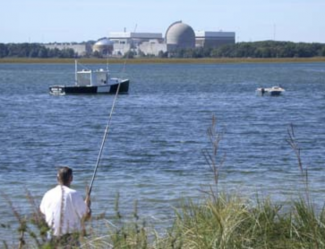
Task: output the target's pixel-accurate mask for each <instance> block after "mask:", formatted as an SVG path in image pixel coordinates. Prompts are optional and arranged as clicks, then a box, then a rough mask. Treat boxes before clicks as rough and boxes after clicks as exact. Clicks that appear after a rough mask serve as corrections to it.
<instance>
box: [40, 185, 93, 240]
mask: <svg viewBox="0 0 325 249" xmlns="http://www.w3.org/2000/svg"><path fill="white" fill-rule="evenodd" d="M62 192H63V198H62ZM62 200H63V205H61V203H62ZM61 209H62V210H63V214H62V216H61ZM40 210H41V212H42V213H43V214H44V215H45V219H46V222H47V224H48V225H49V226H50V227H51V228H52V229H53V235H55V236H59V235H63V234H67V233H73V232H80V231H81V230H82V227H81V219H82V217H83V216H84V215H85V214H86V212H87V211H88V207H87V205H86V204H85V202H84V200H83V199H82V197H81V195H80V194H79V193H78V192H77V191H76V190H73V189H71V188H68V187H66V186H61V185H58V186H56V187H55V188H53V189H51V190H49V191H47V192H46V193H45V195H44V197H43V199H42V202H41V205H40ZM60 228H61V231H60Z"/></svg>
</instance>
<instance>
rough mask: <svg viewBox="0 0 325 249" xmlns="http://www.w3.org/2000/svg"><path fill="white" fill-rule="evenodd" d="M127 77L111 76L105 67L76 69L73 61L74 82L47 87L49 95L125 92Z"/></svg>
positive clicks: (127, 86) (127, 82) (127, 89)
mask: <svg viewBox="0 0 325 249" xmlns="http://www.w3.org/2000/svg"><path fill="white" fill-rule="evenodd" d="M129 83H130V80H129V79H122V78H113V77H111V76H110V72H109V70H108V68H107V69H99V70H89V69H82V70H78V62H77V61H75V82H74V84H71V85H53V86H50V87H49V93H50V94H51V95H65V94H115V93H116V92H117V90H118V93H121V94H123V93H124V94H125V93H128V91H129Z"/></svg>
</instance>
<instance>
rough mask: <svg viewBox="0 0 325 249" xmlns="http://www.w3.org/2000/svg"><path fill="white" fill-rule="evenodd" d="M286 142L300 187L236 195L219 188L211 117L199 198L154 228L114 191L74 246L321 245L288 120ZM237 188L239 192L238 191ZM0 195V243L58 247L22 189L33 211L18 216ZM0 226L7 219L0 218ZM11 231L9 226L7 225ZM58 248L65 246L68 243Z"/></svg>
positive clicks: (319, 220)
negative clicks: (5, 234) (0, 209)
mask: <svg viewBox="0 0 325 249" xmlns="http://www.w3.org/2000/svg"><path fill="white" fill-rule="evenodd" d="M287 132H288V138H287V142H288V146H290V147H291V148H292V150H293V153H292V156H293V157H295V158H296V160H297V167H298V169H299V170H298V172H299V173H297V181H298V182H299V183H300V184H301V186H302V190H300V191H302V193H299V191H297V193H298V194H297V196H296V198H293V199H290V200H288V201H287V202H285V203H286V204H283V203H280V202H276V201H272V200H271V199H270V198H268V197H264V198H263V199H260V198H259V197H256V199H253V200H248V199H245V198H244V197H241V196H239V195H234V194H231V193H227V190H225V191H224V192H220V191H219V190H218V188H219V183H218V179H219V175H220V173H222V167H223V162H224V160H225V155H220V152H219V147H220V142H221V140H222V139H223V135H224V133H223V132H219V131H218V130H217V127H216V119H215V118H214V117H213V118H212V125H211V126H210V127H209V128H208V130H207V134H208V137H209V140H210V142H211V148H209V149H207V150H205V151H203V155H204V157H205V159H206V162H207V164H208V165H209V166H210V170H211V179H213V183H212V184H211V185H205V186H206V187H201V192H202V199H201V200H199V201H197V200H196V201H195V200H191V199H186V197H184V200H183V201H182V202H181V203H180V205H179V207H178V208H177V209H176V208H175V215H174V219H173V220H172V221H171V222H170V224H169V227H167V228H166V230H165V231H164V232H161V231H157V230H156V228H155V224H148V223H147V222H146V220H144V219H142V218H141V217H139V215H138V205H137V200H135V202H134V203H130V205H134V212H133V213H132V214H130V215H128V218H126V217H125V216H124V214H123V213H122V212H120V210H119V198H120V196H119V194H117V196H116V203H115V210H114V211H115V214H116V216H115V217H109V218H106V217H105V214H102V215H99V216H98V217H93V218H92V221H91V222H90V224H88V229H87V230H88V235H87V236H80V241H81V247H80V248H94V249H95V248H96V249H97V248H127V249H139V248H147V249H176V248H177V249H188V248H193V249H213V248H220V249H236V248H238V249H240V248H242V249H248V248H261V249H262V248H265V249H280V248H282V249H287V248H290V249H295V248H301V249H303V248H304V249H306V248H310V249H311V248H313V249H314V248H318V249H321V248H325V209H322V210H316V209H315V206H314V204H313V202H312V200H310V198H309V190H308V189H309V188H308V182H309V180H308V169H307V168H306V167H304V165H303V164H302V161H301V158H300V147H299V144H298V143H297V139H296V137H295V132H294V129H293V126H290V127H289V128H288V131H287ZM239 194H240V193H239ZM2 196H3V199H4V201H5V202H7V203H8V206H9V208H11V210H12V211H13V215H14V216H15V217H16V219H17V224H18V225H17V226H18V229H17V231H16V233H17V240H16V241H6V238H1V242H2V246H3V247H2V248H19V249H24V248H43V249H45V248H47V249H51V248H53V249H54V248H61V247H58V245H57V244H56V242H55V241H48V240H47V239H46V232H47V231H48V227H47V226H46V223H45V222H44V219H43V217H42V216H41V214H40V212H39V210H38V204H37V203H38V202H37V201H35V200H33V198H32V197H31V195H30V193H28V192H27V198H28V200H29V201H30V203H31V205H32V208H31V209H32V210H33V212H32V213H31V214H30V215H29V216H23V215H22V214H19V213H18V212H17V209H16V208H15V206H14V204H13V203H12V202H11V201H10V199H9V198H8V197H6V195H5V194H3V193H2ZM98 220H102V221H103V222H104V224H106V229H107V230H105V231H104V230H103V229H101V231H100V232H99V231H98V230H97V231H96V224H97V222H98ZM0 228H2V229H10V225H8V224H1V227H0ZM13 232H14V231H13ZM65 246H66V247H62V248H71V247H69V245H65Z"/></svg>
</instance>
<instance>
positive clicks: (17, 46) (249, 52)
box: [0, 41, 325, 64]
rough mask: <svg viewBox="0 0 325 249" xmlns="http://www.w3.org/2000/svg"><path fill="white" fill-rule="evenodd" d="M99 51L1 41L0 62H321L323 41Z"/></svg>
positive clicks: (322, 59)
mask: <svg viewBox="0 0 325 249" xmlns="http://www.w3.org/2000/svg"><path fill="white" fill-rule="evenodd" d="M106 57H107V56H104V55H102V54H100V53H99V52H98V51H95V52H93V53H88V54H84V55H82V56H81V55H79V54H77V53H76V52H75V51H74V50H73V49H72V48H66V49H62V50H59V49H57V48H55V49H49V48H46V47H45V45H44V44H40V43H0V63H72V62H73V61H74V60H75V59H78V60H80V61H83V62H84V63H102V62H105V63H106V61H107V59H109V62H110V63H126V62H127V63H130V64H136V63H250V62H254V63H259V62H268V63H272V62H324V61H325V44H323V43H302V42H300V43H294V42H286V41H259V42H239V43H235V44H227V45H222V46H219V47H216V48H192V49H178V50H174V51H172V52H170V51H169V52H163V51H160V52H159V54H158V55H157V56H155V55H152V54H144V53H143V52H142V51H136V50H131V51H129V52H128V53H126V54H125V55H123V56H122V55H121V56H119V57H116V56H112V57H109V58H106Z"/></svg>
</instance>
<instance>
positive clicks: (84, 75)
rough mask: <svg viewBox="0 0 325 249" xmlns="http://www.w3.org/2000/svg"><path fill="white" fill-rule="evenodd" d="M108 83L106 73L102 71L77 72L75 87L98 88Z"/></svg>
mask: <svg viewBox="0 0 325 249" xmlns="http://www.w3.org/2000/svg"><path fill="white" fill-rule="evenodd" d="M107 82H108V73H107V71H104V70H99V71H92V70H84V71H79V72H77V82H76V85H79V86H87V85H88V86H99V85H103V84H106V83H107Z"/></svg>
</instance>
